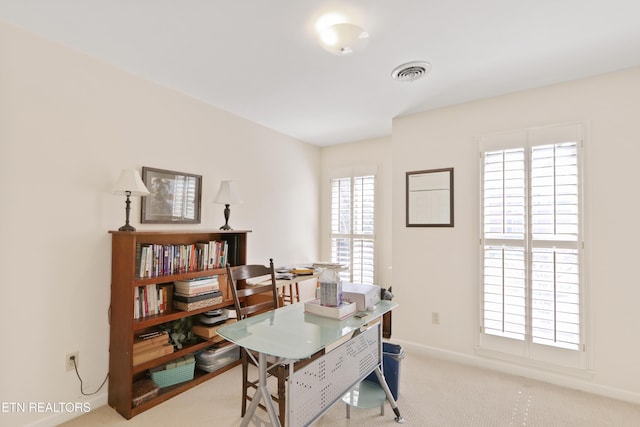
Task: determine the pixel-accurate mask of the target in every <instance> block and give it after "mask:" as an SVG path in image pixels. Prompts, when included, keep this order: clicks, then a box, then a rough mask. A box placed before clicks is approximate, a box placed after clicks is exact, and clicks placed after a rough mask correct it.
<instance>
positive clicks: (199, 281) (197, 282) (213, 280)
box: [173, 275, 219, 297]
mask: <svg viewBox="0 0 640 427" xmlns="http://www.w3.org/2000/svg"><path fill="white" fill-rule="evenodd" d="M173 286H174V288H175V294H176V295H178V296H184V297H190V296H196V295H200V294H203V293H206V292H212V291H217V290H218V288H219V283H218V276H217V275H214V276H207V277H198V278H195V279H190V280H176V281H175V282H173Z"/></svg>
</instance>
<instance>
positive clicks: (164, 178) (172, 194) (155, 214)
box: [140, 166, 202, 224]
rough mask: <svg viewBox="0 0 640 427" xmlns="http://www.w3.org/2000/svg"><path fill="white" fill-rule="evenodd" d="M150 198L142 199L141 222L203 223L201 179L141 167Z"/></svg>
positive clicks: (184, 174)
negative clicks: (201, 221)
mask: <svg viewBox="0 0 640 427" xmlns="http://www.w3.org/2000/svg"><path fill="white" fill-rule="evenodd" d="M142 181H144V184H145V185H146V186H147V189H148V190H149V193H150V194H149V195H148V196H146V197H142V215H141V219H140V221H141V222H143V223H148V224H200V204H201V199H202V176H201V175H194V174H190V173H184V172H176V171H170V170H165V169H154V168H149V167H146V166H143V167H142Z"/></svg>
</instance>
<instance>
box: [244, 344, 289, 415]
mask: <svg viewBox="0 0 640 427" xmlns="http://www.w3.org/2000/svg"><path fill="white" fill-rule="evenodd" d="M258 371H259V376H258V381H259V382H260V385H259V386H258V389H257V390H256V393H255V394H254V395H253V397H252V398H251V404H250V405H249V408H247V413H246V414H245V415H244V418H243V419H242V423H241V424H240V427H246V426H248V425H249V423H250V422H251V420H252V419H253V417H254V415H255V413H256V409H257V408H258V403H260V399H264V405H265V407H266V408H267V413H268V414H269V419H270V420H271V425H272V426H277V427H281V425H280V420H278V415H277V413H276V408H275V406H273V400H271V394H269V390H268V389H267V355H266V354H264V353H260V354H259V355H258Z"/></svg>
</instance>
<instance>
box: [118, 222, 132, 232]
mask: <svg viewBox="0 0 640 427" xmlns="http://www.w3.org/2000/svg"><path fill="white" fill-rule="evenodd" d="M118 231H136V228H135V227H133V226H131V225H129V224H125V225H123V226H122V227H120V228H118Z"/></svg>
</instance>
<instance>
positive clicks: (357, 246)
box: [331, 175, 375, 284]
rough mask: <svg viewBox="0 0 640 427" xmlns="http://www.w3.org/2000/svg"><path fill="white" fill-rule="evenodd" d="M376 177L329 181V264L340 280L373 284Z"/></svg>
mask: <svg viewBox="0 0 640 427" xmlns="http://www.w3.org/2000/svg"><path fill="white" fill-rule="evenodd" d="M374 213H375V175H364V176H348V177H341V178H334V179H332V180H331V261H332V262H336V263H340V264H343V265H346V266H348V267H349V268H348V270H345V271H341V272H340V276H341V278H342V279H343V280H346V281H349V282H356V283H371V284H373V283H374V281H375V274H374V273H375V215H374Z"/></svg>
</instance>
